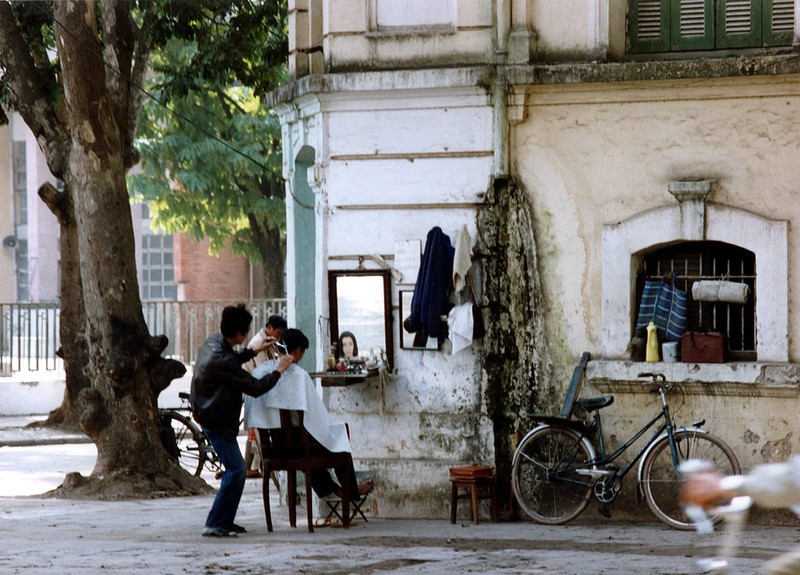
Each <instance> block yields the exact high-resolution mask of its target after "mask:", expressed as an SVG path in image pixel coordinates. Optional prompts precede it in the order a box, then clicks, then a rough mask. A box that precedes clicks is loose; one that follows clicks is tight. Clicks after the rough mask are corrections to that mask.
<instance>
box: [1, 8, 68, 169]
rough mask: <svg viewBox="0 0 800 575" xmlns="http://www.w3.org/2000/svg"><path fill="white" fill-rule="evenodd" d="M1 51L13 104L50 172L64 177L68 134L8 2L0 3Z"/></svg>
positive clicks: (4, 77)
mask: <svg viewBox="0 0 800 575" xmlns="http://www.w3.org/2000/svg"><path fill="white" fill-rule="evenodd" d="M0 54H2V56H3V67H4V68H5V72H6V73H5V74H4V76H3V79H4V81H5V82H6V84H7V85H8V87H9V90H10V92H11V105H12V107H13V109H14V110H16V111H17V112H19V113H20V115H21V116H22V118H23V119H24V120H25V123H26V124H27V125H28V127H29V128H30V129H31V131H33V133H34V135H35V136H36V140H37V141H38V142H39V147H40V148H41V149H42V152H43V153H44V155H45V158H46V160H47V165H48V167H49V168H50V171H51V173H52V174H53V175H54V176H56V177H57V178H61V177H62V176H63V173H64V169H65V162H66V159H67V153H68V151H69V145H70V143H69V137H68V132H67V130H66V129H65V127H64V126H63V125H62V124H61V122H60V121H59V118H58V114H57V113H56V110H55V108H54V107H53V105H52V103H51V98H50V97H49V95H48V94H47V90H45V87H44V86H43V85H42V81H41V77H40V75H39V74H40V71H39V70H38V69H37V68H36V64H35V62H34V59H33V56H32V55H31V53H30V51H29V50H28V48H27V46H26V43H25V39H24V37H23V36H22V33H21V31H20V30H19V27H18V26H17V23H16V19H15V18H14V13H13V11H12V9H11V4H10V3H9V2H0Z"/></svg>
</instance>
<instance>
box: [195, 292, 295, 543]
mask: <svg viewBox="0 0 800 575" xmlns="http://www.w3.org/2000/svg"><path fill="white" fill-rule="evenodd" d="M252 321H253V316H252V315H251V314H250V312H249V311H247V309H246V308H245V306H244V304H239V305H238V306H228V307H226V308H225V309H223V310H222V320H221V321H220V326H219V328H220V333H216V334H214V335H212V336H211V337H209V338H208V339H207V340H206V341H205V342H204V343H203V345H202V347H201V348H200V353H199V354H198V357H197V361H196V362H195V366H194V375H193V376H192V389H191V404H192V412H193V414H194V418H195V419H196V420H197V421H198V423H200V425H201V426H202V427H203V431H204V432H205V434H206V437H208V440H209V441H210V442H211V445H212V446H213V447H214V450H215V451H216V452H217V455H218V456H219V460H220V462H221V463H222V465H223V467H224V468H225V471H224V473H223V474H222V481H221V482H220V486H219V491H217V495H216V497H215V498H214V503H213V504H212V506H211V510H210V511H209V512H208V517H207V518H206V524H205V529H204V530H203V535H204V536H208V537H228V536H231V535H236V534H237V533H245V532H246V529H245V528H244V527H242V526H240V525H236V524H235V523H234V519H235V518H236V511H237V510H238V508H239V501H240V500H241V498H242V492H243V491H244V484H245V463H244V458H243V457H242V452H241V451H240V450H239V443H238V441H237V440H236V436H237V435H238V433H239V415H240V414H241V411H242V400H243V396H242V394H246V395H250V396H253V397H259V396H261V395H263V394H265V393H267V392H268V391H269V390H270V389H272V388H273V387H275V384H276V383H277V382H278V379H280V377H281V374H282V373H283V372H284V371H286V370H287V369H288V368H289V366H290V365H291V364H292V362H293V359H292V357H291V356H289V355H284V356H281V358H280V360H279V361H278V363H277V364H276V366H275V369H274V371H272V372H270V373H268V374H266V375H264V376H263V377H261V378H260V379H256V378H255V377H253V376H252V375H250V374H249V373H248V372H246V371H245V370H243V369H242V364H243V363H246V362H247V361H249V360H250V359H252V358H253V357H255V356H256V355H257V354H258V353H259V352H260V351H263V350H264V349H266V348H267V347H269V346H270V345H271V344H272V343H274V340H272V339H269V341H264V342H263V344H262V346H261V347H260V348H259V349H245V350H244V351H241V352H236V351H234V347H235V346H238V345H241V344H242V343H244V342H245V341H246V340H247V334H248V333H249V332H250V324H251V323H252Z"/></svg>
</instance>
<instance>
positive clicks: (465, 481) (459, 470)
mask: <svg viewBox="0 0 800 575" xmlns="http://www.w3.org/2000/svg"><path fill="white" fill-rule="evenodd" d="M450 484H451V488H450V523H455V522H456V511H457V510H458V500H459V499H469V502H470V512H471V515H472V522H473V523H475V524H476V525H477V524H478V523H480V519H479V517H478V515H479V514H478V502H479V501H480V500H482V499H490V500H491V502H492V521H497V493H496V491H495V480H494V467H486V466H483V465H470V466H466V467H451V468H450ZM459 488H464V489H466V493H463V494H462V493H459V491H458V490H459Z"/></svg>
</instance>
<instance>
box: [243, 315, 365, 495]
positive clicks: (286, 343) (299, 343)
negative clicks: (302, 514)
mask: <svg viewBox="0 0 800 575" xmlns="http://www.w3.org/2000/svg"><path fill="white" fill-rule="evenodd" d="M308 345H309V344H308V338H307V337H306V336H305V335H304V334H303V332H301V331H300V330H299V329H287V330H286V331H284V332H283V334H282V335H281V339H280V341H279V342H278V344H277V347H278V349H279V350H281V351H282V352H283V353H285V354H288V355H289V356H291V357H292V359H293V361H294V363H293V364H292V365H291V366H290V367H289V369H287V370H286V372H285V373H284V374H283V375H282V377H281V379H280V380H279V382H278V384H277V385H276V386H275V388H274V389H273V390H272V391H271V393H270V394H269V395H270V399H269V400H267V399H266V398H264V399H261V400H259V398H252V397H247V398H245V404H244V414H245V416H244V425H245V427H246V428H251V427H256V428H261V429H277V428H279V427H280V415H279V409H292V410H297V411H303V412H304V417H303V425H304V427H305V428H306V429H307V430H308V432H309V434H310V435H311V437H312V438H313V439H314V440H316V441H317V442H319V444H320V445H321V446H322V447H324V448H325V449H327V450H328V451H330V452H334V453H340V452H349V451H350V440H349V438H348V437H347V430H346V428H345V426H344V425H343V424H336V423H332V422H331V419H330V415H329V414H328V410H327V409H326V408H325V404H324V403H322V399H321V398H320V397H319V395H318V394H317V391H316V388H315V387H314V384H313V383H312V381H311V377H310V376H309V375H308V372H307V371H306V370H304V369H303V368H302V367H300V366H299V365H297V362H298V361H300V360H301V359H302V358H303V355H304V354H305V351H306V349H308ZM276 362H277V360H268V361H266V362H264V363H262V364H261V365H259V366H258V367H256V369H255V370H253V377H258V376H259V374H260V373H271V372H272V371H273V370H274V369H275V364H276ZM352 465H353V463H352V459H351V460H350V478H351V481H350V485H349V486H347V488H348V489H349V490H350V492H349V495H350V499H352V500H357V499H359V498H360V497H362V496H363V495H365V494H367V493H369V492H370V491H371V490H372V487H373V484H372V481H371V480H368V481H365V482H363V483H361V484H358V483H357V482H356V479H355V470H354V469H353V468H352ZM345 471H346V470H345V469H334V472H335V474H336V477H337V479H339V483H337V482H336V481H334V479H333V477H331V474H330V472H329V471H328V470H325V469H320V470H316V471H312V474H311V487H312V488H313V489H314V492H315V493H316V494H317V496H318V497H320V498H325V497H328V496H330V495H331V494H335V495H337V496H339V497H341V496H342V486H341V478H342V477H344V474H345Z"/></svg>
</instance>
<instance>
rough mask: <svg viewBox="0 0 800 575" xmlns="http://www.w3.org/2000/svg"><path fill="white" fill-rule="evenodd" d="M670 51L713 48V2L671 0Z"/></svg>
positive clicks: (712, 0)
mask: <svg viewBox="0 0 800 575" xmlns="http://www.w3.org/2000/svg"><path fill="white" fill-rule="evenodd" d="M671 20H672V26H671V28H672V41H671V43H670V47H671V49H672V50H711V49H713V48H714V0H672V17H671Z"/></svg>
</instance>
